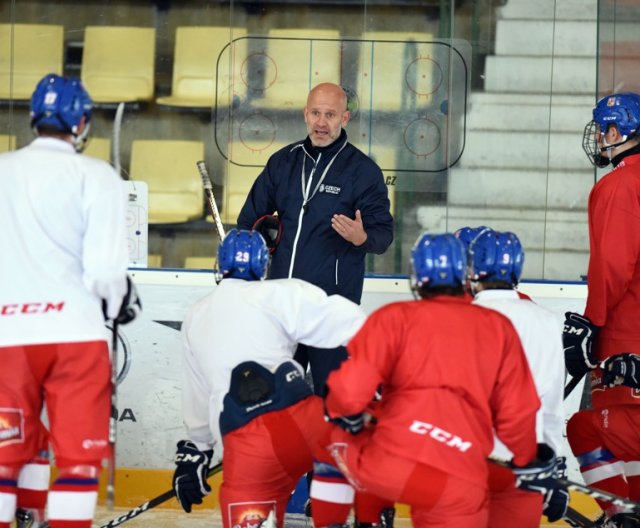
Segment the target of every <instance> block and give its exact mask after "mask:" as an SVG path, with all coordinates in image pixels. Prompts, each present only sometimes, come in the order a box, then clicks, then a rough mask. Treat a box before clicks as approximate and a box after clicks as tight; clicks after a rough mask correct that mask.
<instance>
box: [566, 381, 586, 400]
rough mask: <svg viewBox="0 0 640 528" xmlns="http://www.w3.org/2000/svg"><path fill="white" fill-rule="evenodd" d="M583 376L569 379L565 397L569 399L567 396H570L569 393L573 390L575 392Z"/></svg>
mask: <svg viewBox="0 0 640 528" xmlns="http://www.w3.org/2000/svg"><path fill="white" fill-rule="evenodd" d="M582 378H583V376H574V377H572V378H571V379H570V380H569V383H567V384H566V385H565V387H564V399H565V400H566V399H567V396H569V394H571V392H573V389H575V388H576V387H577V386H578V383H580V381H581V380H582Z"/></svg>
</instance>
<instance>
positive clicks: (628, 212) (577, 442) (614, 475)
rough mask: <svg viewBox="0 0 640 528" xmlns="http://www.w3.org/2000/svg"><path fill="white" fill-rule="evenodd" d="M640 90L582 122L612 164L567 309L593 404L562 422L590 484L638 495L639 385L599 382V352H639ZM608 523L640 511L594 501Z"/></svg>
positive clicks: (636, 519)
mask: <svg viewBox="0 0 640 528" xmlns="http://www.w3.org/2000/svg"><path fill="white" fill-rule="evenodd" d="M638 127H640V96H638V94H635V93H618V94H613V95H608V96H606V97H603V98H602V99H600V100H599V101H598V102H597V104H596V106H595V108H594V110H593V120H592V121H591V122H590V123H589V124H588V125H587V126H586V127H585V133H584V139H583V148H584V149H585V152H586V153H587V156H588V157H589V159H590V160H591V161H592V163H593V164H594V165H596V166H598V167H606V166H607V165H608V164H609V163H611V164H612V165H613V169H612V170H611V172H609V173H608V174H607V175H605V176H604V177H603V178H601V179H600V180H599V181H598V183H596V185H595V186H594V187H593V189H592V190H591V194H590V195H589V203H588V219H589V248H590V254H589V269H588V273H587V283H588V295H587V302H586V308H585V311H584V315H580V314H577V313H567V314H566V315H567V319H566V322H565V331H564V334H563V336H564V347H565V361H566V366H567V369H568V371H569V373H570V374H571V375H572V376H583V375H584V374H585V373H587V372H589V371H591V372H590V375H591V388H592V406H593V408H592V409H589V410H586V409H585V410H582V411H579V412H577V413H576V414H574V415H573V416H572V417H571V419H570V420H569V423H568V425H567V438H568V440H569V444H570V445H571V450H572V451H573V453H574V455H575V456H576V457H577V459H578V462H579V463H580V470H581V472H582V476H583V478H584V480H585V482H586V483H587V484H588V485H591V486H595V487H597V488H601V489H603V490H605V491H609V492H612V493H615V494H617V495H621V496H623V497H629V498H631V499H634V500H640V462H638V461H640V398H639V397H638V396H639V394H638V391H637V390H636V389H632V388H629V387H627V386H624V385H620V386H607V384H606V383H603V374H606V373H603V370H602V368H600V367H599V365H600V364H601V362H602V361H603V360H607V359H608V358H612V357H614V356H618V355H620V354H623V353H635V354H640V325H638V322H637V321H638V317H640V136H639V135H638ZM598 502H599V504H600V506H601V507H602V508H603V509H604V510H605V513H606V514H607V515H608V516H609V517H610V518H611V520H612V524H613V525H614V526H616V527H618V526H625V527H627V526H640V516H638V514H635V513H631V512H626V511H624V510H621V509H620V508H619V507H617V506H614V505H611V504H610V503H607V502H604V501H598Z"/></svg>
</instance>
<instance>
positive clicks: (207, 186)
mask: <svg viewBox="0 0 640 528" xmlns="http://www.w3.org/2000/svg"><path fill="white" fill-rule="evenodd" d="M196 166H197V167H198V172H200V177H201V178H202V187H203V188H204V194H205V196H206V198H207V203H208V204H209V212H210V213H211V216H213V221H214V222H215V224H216V231H217V233H218V238H219V239H220V242H222V241H223V240H224V235H225V233H224V226H223V225H222V220H221V219H220V212H219V211H218V206H217V205H216V199H215V198H214V196H213V185H212V184H211V178H210V177H209V171H208V170H207V165H206V164H205V162H204V161H198V162H197V163H196Z"/></svg>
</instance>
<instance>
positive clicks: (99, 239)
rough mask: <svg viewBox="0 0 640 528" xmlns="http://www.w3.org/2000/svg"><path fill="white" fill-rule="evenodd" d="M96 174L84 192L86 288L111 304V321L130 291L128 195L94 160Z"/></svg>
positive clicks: (106, 168)
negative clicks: (127, 229)
mask: <svg viewBox="0 0 640 528" xmlns="http://www.w3.org/2000/svg"><path fill="white" fill-rule="evenodd" d="M90 162H92V164H93V165H95V167H93V166H92V165H90V166H89V168H88V170H90V171H91V172H92V173H91V174H89V175H88V176H87V178H86V183H85V189H84V196H83V198H84V213H85V233H84V244H83V254H82V264H83V282H84V284H85V287H86V288H87V289H88V290H89V291H90V292H91V293H93V294H95V295H96V296H97V297H99V298H101V299H104V300H105V301H106V303H107V314H108V316H109V317H110V318H114V317H116V316H117V315H118V311H119V309H120V306H121V304H122V299H123V297H124V295H125V293H126V291H127V281H126V273H127V265H128V251H127V236H126V227H125V222H126V193H125V191H124V188H123V185H122V181H121V180H120V178H119V177H118V175H117V174H116V172H115V171H114V170H113V169H111V167H109V166H108V165H107V164H106V163H102V162H100V161H99V160H90Z"/></svg>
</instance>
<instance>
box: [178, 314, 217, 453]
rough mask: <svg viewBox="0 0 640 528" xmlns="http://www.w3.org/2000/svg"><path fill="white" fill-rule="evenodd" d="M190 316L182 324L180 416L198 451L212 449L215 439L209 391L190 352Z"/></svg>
mask: <svg viewBox="0 0 640 528" xmlns="http://www.w3.org/2000/svg"><path fill="white" fill-rule="evenodd" d="M189 321H190V316H189V315H187V317H185V320H184V321H183V324H182V330H181V336H182V416H183V421H184V426H185V428H186V431H187V436H188V438H189V439H190V440H192V441H194V442H195V443H196V445H197V446H198V449H201V450H207V449H214V448H215V446H216V439H215V438H214V436H213V434H212V432H211V429H210V426H209V416H210V414H209V413H210V411H209V395H210V393H211V390H210V388H209V385H208V383H207V381H206V379H205V377H204V376H203V375H202V372H201V369H200V367H199V366H198V364H197V361H196V358H195V356H194V354H193V352H192V351H191V346H190V344H189V338H188V335H187V334H188V332H187V329H188V328H189Z"/></svg>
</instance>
